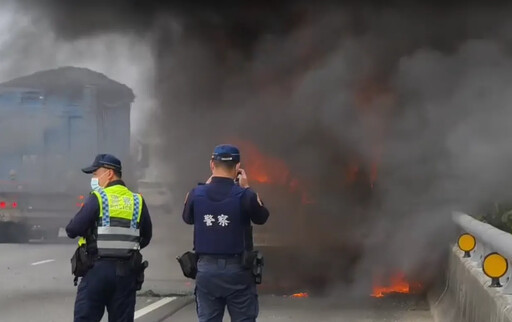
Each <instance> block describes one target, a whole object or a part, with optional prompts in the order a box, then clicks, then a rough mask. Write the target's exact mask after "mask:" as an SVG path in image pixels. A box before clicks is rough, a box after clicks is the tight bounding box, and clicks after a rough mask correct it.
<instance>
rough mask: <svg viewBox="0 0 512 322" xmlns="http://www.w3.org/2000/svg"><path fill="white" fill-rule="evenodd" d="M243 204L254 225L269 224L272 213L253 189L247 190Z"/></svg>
mask: <svg viewBox="0 0 512 322" xmlns="http://www.w3.org/2000/svg"><path fill="white" fill-rule="evenodd" d="M243 203H244V206H245V207H246V209H247V213H248V214H249V218H251V222H252V223H253V224H256V225H263V224H265V223H266V222H267V220H268V217H269V216H270V212H269V211H268V209H267V208H266V207H265V205H264V204H263V202H262V201H261V199H260V197H259V195H258V194H257V193H256V192H254V191H252V190H251V189H249V190H247V191H246V192H245V195H244V200H243Z"/></svg>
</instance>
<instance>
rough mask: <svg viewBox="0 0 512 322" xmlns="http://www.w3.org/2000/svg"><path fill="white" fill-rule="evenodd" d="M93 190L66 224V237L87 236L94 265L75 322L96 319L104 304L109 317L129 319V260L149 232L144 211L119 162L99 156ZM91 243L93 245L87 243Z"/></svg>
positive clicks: (133, 276)
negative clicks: (123, 176) (129, 187)
mask: <svg viewBox="0 0 512 322" xmlns="http://www.w3.org/2000/svg"><path fill="white" fill-rule="evenodd" d="M82 171H83V172H84V173H87V174H92V175H93V177H92V179H91V188H92V192H91V194H90V195H89V197H88V198H87V199H86V200H85V202H84V204H83V206H82V208H81V209H80V210H79V211H78V213H77V214H76V215H75V217H74V218H73V219H72V220H71V221H70V223H69V224H68V225H67V227H66V232H67V234H68V236H69V237H70V238H75V237H77V236H80V237H81V238H80V240H79V245H84V244H85V243H86V240H87V245H86V247H87V251H88V253H89V255H90V256H91V258H92V263H93V265H92V267H91V268H90V269H89V270H88V271H87V273H86V274H85V276H84V277H82V280H81V281H80V284H79V285H78V291H77V296H76V301H75V312H74V317H75V319H74V321H75V322H76V321H88V322H92V321H100V320H101V318H102V316H103V314H104V311H105V307H106V308H107V310H108V315H109V321H116V322H118V321H133V319H134V310H135V293H136V282H137V272H136V269H135V268H134V267H133V258H134V257H140V253H139V250H140V249H142V248H144V247H146V246H147V245H148V244H149V242H150V240H151V236H152V224H151V218H150V216H149V212H148V209H147V208H146V205H145V203H144V200H143V199H142V197H141V196H140V195H139V194H136V193H132V192H131V191H130V190H128V188H127V187H126V186H125V184H124V182H123V181H122V180H121V174H122V168H121V161H119V159H117V158H116V157H114V156H113V155H109V154H100V155H98V156H97V157H96V159H95V160H94V163H93V164H92V166H90V167H88V168H84V169H82ZM89 241H94V242H91V244H93V243H94V244H95V245H90V244H89Z"/></svg>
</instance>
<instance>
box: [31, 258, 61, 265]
mask: <svg viewBox="0 0 512 322" xmlns="http://www.w3.org/2000/svg"><path fill="white" fill-rule="evenodd" d="M51 262H55V259H46V260H44V261H40V262H35V263H32V264H30V265H32V266H36V265H41V264H46V263H51Z"/></svg>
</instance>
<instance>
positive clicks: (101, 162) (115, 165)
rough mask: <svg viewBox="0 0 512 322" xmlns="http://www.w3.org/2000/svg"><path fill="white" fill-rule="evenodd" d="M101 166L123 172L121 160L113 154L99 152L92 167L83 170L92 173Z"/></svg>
mask: <svg viewBox="0 0 512 322" xmlns="http://www.w3.org/2000/svg"><path fill="white" fill-rule="evenodd" d="M99 168H106V169H112V170H115V171H119V172H121V170H122V167H121V161H120V160H119V159H118V158H116V157H115V156H113V155H112V154H98V155H97V156H96V158H95V159H94V162H93V163H92V165H91V166H90V167H87V168H83V169H82V172H84V173H87V174H90V173H93V172H94V171H96V170H98V169H99Z"/></svg>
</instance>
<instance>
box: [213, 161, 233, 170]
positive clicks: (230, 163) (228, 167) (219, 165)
mask: <svg viewBox="0 0 512 322" xmlns="http://www.w3.org/2000/svg"><path fill="white" fill-rule="evenodd" d="M213 164H214V165H215V167H216V168H224V169H226V170H233V169H235V168H236V165H237V164H238V162H236V161H220V160H213Z"/></svg>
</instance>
